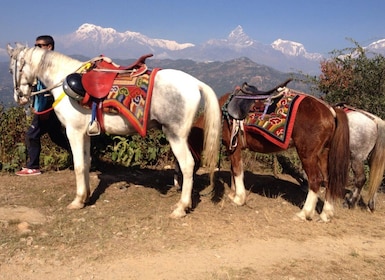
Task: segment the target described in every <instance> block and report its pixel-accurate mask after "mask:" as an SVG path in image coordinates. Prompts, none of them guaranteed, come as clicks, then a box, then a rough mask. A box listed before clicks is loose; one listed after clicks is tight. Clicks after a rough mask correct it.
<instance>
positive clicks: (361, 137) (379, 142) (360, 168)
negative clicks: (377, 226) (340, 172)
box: [337, 105, 385, 211]
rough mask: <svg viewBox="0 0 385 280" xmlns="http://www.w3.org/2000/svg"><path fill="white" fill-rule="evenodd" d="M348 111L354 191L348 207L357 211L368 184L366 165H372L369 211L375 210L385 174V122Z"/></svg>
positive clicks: (369, 115)
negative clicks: (364, 187) (362, 191)
mask: <svg viewBox="0 0 385 280" xmlns="http://www.w3.org/2000/svg"><path fill="white" fill-rule="evenodd" d="M337 106H340V107H346V108H347V109H348V110H347V117H348V122H349V134H350V144H349V147H350V160H351V168H352V171H353V174H354V188H353V191H352V192H348V193H347V194H346V196H345V204H346V206H348V207H349V208H354V207H355V206H356V205H357V203H358V201H359V200H360V197H361V190H362V187H363V186H364V184H365V182H366V175H365V161H366V160H368V163H369V182H368V196H369V199H368V204H367V207H368V210H369V211H374V210H375V202H376V201H375V199H376V194H377V191H378V189H379V187H380V185H381V182H382V179H383V176H384V170H385V121H384V120H382V119H381V118H380V117H378V116H376V115H373V114H371V113H369V112H366V111H364V110H360V109H357V108H353V107H349V106H346V105H337Z"/></svg>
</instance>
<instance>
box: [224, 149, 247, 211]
mask: <svg viewBox="0 0 385 280" xmlns="http://www.w3.org/2000/svg"><path fill="white" fill-rule="evenodd" d="M230 161H231V191H230V193H229V194H228V197H229V198H230V199H231V201H232V202H233V203H235V204H236V205H238V206H242V205H244V204H245V203H246V189H245V183H244V171H243V161H242V156H241V149H240V148H238V147H237V149H236V150H235V151H234V152H233V153H232V154H231V155H230Z"/></svg>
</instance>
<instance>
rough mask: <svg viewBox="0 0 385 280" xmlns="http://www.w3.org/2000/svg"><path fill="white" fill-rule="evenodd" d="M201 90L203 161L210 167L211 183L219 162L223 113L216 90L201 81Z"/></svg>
mask: <svg viewBox="0 0 385 280" xmlns="http://www.w3.org/2000/svg"><path fill="white" fill-rule="evenodd" d="M199 90H200V92H201V93H202V96H203V98H204V101H205V102H204V106H205V107H204V138H203V139H204V140H203V154H202V162H203V164H204V165H205V166H206V167H207V168H208V169H209V174H210V180H211V184H212V183H213V175H214V172H215V168H216V165H217V163H218V156H219V148H220V137H221V120H222V114H221V109H220V107H219V103H218V98H217V96H216V94H215V92H214V90H213V89H212V88H211V87H210V86H208V85H207V84H205V83H203V82H200V83H199Z"/></svg>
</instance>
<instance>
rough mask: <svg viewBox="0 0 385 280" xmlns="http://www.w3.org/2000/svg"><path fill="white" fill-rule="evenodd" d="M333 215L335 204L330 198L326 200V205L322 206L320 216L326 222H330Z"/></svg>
mask: <svg viewBox="0 0 385 280" xmlns="http://www.w3.org/2000/svg"><path fill="white" fill-rule="evenodd" d="M333 216H334V206H333V204H332V203H330V202H329V201H328V200H325V203H324V207H323V208H322V213H321V214H320V218H321V220H322V221H324V222H330V220H331V218H332V217H333Z"/></svg>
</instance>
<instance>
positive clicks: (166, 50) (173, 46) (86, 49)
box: [0, 23, 385, 74]
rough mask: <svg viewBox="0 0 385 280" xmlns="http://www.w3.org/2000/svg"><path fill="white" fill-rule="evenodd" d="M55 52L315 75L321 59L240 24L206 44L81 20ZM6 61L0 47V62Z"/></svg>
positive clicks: (382, 46) (381, 47) (380, 45)
mask: <svg viewBox="0 0 385 280" xmlns="http://www.w3.org/2000/svg"><path fill="white" fill-rule="evenodd" d="M55 40H56V42H57V44H56V46H57V49H58V51H60V52H62V53H64V54H67V55H83V56H85V57H94V56H98V55H100V54H103V55H105V56H108V57H111V58H112V59H115V58H119V59H134V58H137V57H140V56H141V55H143V54H145V53H153V54H154V58H156V59H173V60H177V59H190V60H194V61H201V62H203V61H222V62H223V61H227V60H232V59H236V58H239V57H247V58H249V59H251V60H252V61H254V62H256V63H258V64H262V65H267V66H269V67H272V68H275V69H276V70H279V71H282V72H299V71H300V72H303V73H306V74H318V73H319V72H320V70H319V63H320V61H321V60H322V59H323V58H324V57H323V55H321V54H319V53H309V52H307V51H306V49H305V47H304V45H303V44H301V43H298V42H293V41H288V40H282V39H277V40H275V41H274V42H272V43H271V44H270V45H266V44H262V43H260V42H258V41H257V40H255V39H253V38H250V36H248V35H247V34H246V33H245V32H244V30H243V28H242V26H240V25H239V26H237V27H236V28H235V29H234V30H232V31H231V32H230V33H229V35H228V36H227V38H224V39H211V40H208V41H207V42H205V43H202V44H199V45H195V44H193V43H178V42H176V41H172V40H165V39H154V38H149V37H148V36H146V35H143V34H141V33H138V32H133V31H125V32H118V31H116V30H115V29H113V28H105V27H101V26H97V25H94V24H90V23H84V24H82V25H81V26H79V28H78V29H77V30H76V31H74V32H73V33H70V34H66V35H55ZM367 48H369V49H371V50H373V51H375V52H382V53H385V39H384V40H380V41H377V42H373V43H372V44H370V45H369V46H367ZM5 60H8V57H7V54H6V52H5V50H4V49H3V50H1V49H0V61H5Z"/></svg>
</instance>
